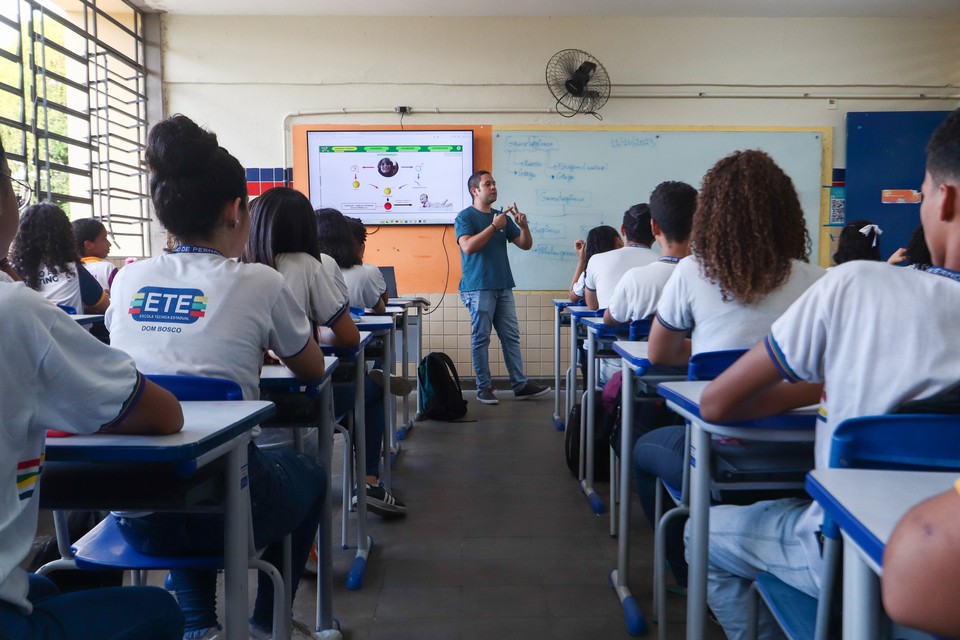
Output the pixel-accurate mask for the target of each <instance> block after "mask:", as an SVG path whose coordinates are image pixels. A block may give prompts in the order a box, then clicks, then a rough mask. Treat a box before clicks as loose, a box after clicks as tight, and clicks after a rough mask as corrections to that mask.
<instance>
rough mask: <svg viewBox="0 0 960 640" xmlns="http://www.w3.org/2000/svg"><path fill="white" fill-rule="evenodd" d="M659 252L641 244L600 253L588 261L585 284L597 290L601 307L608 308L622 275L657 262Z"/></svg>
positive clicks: (592, 289) (588, 287)
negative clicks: (635, 268)
mask: <svg viewBox="0 0 960 640" xmlns="http://www.w3.org/2000/svg"><path fill="white" fill-rule="evenodd" d="M659 257H660V256H659V255H657V252H656V251H654V250H653V249H648V248H647V247H644V246H641V245H627V246H625V247H620V248H619V249H614V250H613V251H606V252H604V253H598V254H596V255H594V256H592V257H591V258H590V262H588V263H587V270H586V274H587V275H586V278H585V279H584V285H585V286H586V288H587V289H590V290H591V291H596V293H597V302H598V303H599V305H600V308H601V309H606V308H607V303H608V302H609V301H610V296H611V295H613V290H614V289H615V288H616V287H617V283H618V282H620V277H621V276H623V274H625V273H626V272H627V271H629V270H630V269H632V268H634V267H642V266H645V265H648V264H650V263H651V262H656V261H657V258H659Z"/></svg>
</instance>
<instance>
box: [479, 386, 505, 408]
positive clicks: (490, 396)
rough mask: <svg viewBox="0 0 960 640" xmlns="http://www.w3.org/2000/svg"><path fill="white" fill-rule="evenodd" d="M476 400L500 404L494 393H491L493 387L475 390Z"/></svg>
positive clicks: (481, 402) (482, 402)
mask: <svg viewBox="0 0 960 640" xmlns="http://www.w3.org/2000/svg"><path fill="white" fill-rule="evenodd" d="M477 402H479V403H480V404H500V401H499V400H498V399H497V396H496V394H494V393H493V389H490V388H489V387H488V388H486V389H479V390H478V391H477Z"/></svg>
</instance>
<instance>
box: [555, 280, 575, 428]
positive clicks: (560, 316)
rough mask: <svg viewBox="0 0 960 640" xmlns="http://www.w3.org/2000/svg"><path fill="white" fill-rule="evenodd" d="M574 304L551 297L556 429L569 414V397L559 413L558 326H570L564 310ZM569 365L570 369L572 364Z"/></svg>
mask: <svg viewBox="0 0 960 640" xmlns="http://www.w3.org/2000/svg"><path fill="white" fill-rule="evenodd" d="M575 304H576V303H575V302H570V301H569V300H567V299H566V298H554V299H553V389H554V394H553V424H554V425H555V426H556V427H557V431H563V429H564V426H565V425H564V423H565V422H566V420H567V416H569V415H570V401H569V398H568V399H567V401H566V402H565V403H564V404H565V406H564V408H563V413H562V414H561V413H560V350H561V349H562V347H561V346H560V327H562V326H563V325H566V326H568V327H569V326H570V316H569V314H566V313H564V312H565V311H566V309H567V307H570V306H573V305H575ZM570 366H571V371H572V370H573V365H572V364H571V365H570ZM568 386H569V383H568Z"/></svg>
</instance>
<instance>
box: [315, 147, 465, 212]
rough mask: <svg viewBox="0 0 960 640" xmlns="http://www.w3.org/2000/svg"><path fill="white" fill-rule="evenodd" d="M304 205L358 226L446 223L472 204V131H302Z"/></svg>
mask: <svg viewBox="0 0 960 640" xmlns="http://www.w3.org/2000/svg"><path fill="white" fill-rule="evenodd" d="M307 170H308V171H309V174H310V202H312V203H313V206H314V207H316V208H318V209H320V208H323V207H331V208H334V209H338V210H340V211H341V212H342V213H343V214H344V215H347V216H351V217H354V218H359V219H360V220H362V221H363V223H364V224H377V225H384V224H386V225H394V224H397V225H399V224H450V223H452V222H453V220H454V218H456V217H457V214H458V213H460V211H462V210H463V209H465V208H466V207H468V206H469V205H470V204H472V200H471V199H470V196H469V194H468V192H467V179H468V178H469V177H470V174H471V173H473V131H470V130H467V131H427V130H422V129H420V130H414V129H411V130H407V131H376V130H367V131H308V132H307Z"/></svg>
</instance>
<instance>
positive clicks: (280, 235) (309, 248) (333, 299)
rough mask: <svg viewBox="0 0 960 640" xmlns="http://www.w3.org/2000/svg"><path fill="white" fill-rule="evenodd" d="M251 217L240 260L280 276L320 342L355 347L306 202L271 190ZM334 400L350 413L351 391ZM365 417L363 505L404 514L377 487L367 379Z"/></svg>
mask: <svg viewBox="0 0 960 640" xmlns="http://www.w3.org/2000/svg"><path fill="white" fill-rule="evenodd" d="M250 214H251V225H252V226H251V229H252V230H251V233H250V238H249V240H248V242H247V248H246V250H245V252H244V258H245V259H246V260H247V261H250V262H260V263H262V264H265V265H267V266H270V267H273V268H275V269H276V270H277V271H279V272H280V273H281V274H283V279H284V282H285V283H286V284H287V286H288V287H290V290H291V292H292V293H293V296H294V298H296V299H297V301H298V302H299V303H300V306H302V307H303V308H304V309H305V310H306V312H307V317H308V318H310V321H311V322H312V323H313V325H314V326H317V327H319V328H320V339H321V341H322V342H323V343H325V344H330V345H333V346H336V347H344V348H352V347H356V346H357V345H359V344H360V332H359V331H358V330H357V325H356V324H354V322H353V320H352V319H351V318H350V314H349V313H348V312H347V300H346V298H345V297H343V295H342V294H341V293H340V290H339V289H338V288H337V287H336V284H335V281H334V279H333V278H331V277H330V275H329V274H328V272H327V270H326V269H325V268H324V266H323V264H322V263H321V262H320V261H321V260H324V261H328V262H333V259H332V258H331V257H330V256H327V255H322V254H320V251H319V245H318V243H317V223H316V222H315V219H314V211H313V207H312V206H311V204H310V201H309V200H308V199H307V197H306V196H305V195H303V194H302V193H300V192H299V191H297V190H296V189H290V188H288V187H275V188H273V189H269V190H268V191H265V192H264V193H263V195H261V196H260V197H259V198H257V199H256V200H254V201H253V204H252V205H251V207H250ZM321 256H322V257H321ZM333 266H334V268H336V265H333ZM333 400H334V408H335V410H336V412H337V413H338V414H342V413H346V412H347V411H351V410H352V409H353V402H354V392H353V387H352V386H350V385H340V384H337V385H334V390H333ZM364 413H365V414H366V425H364V426H365V430H364V435H365V436H366V445H367V446H366V476H367V477H366V487H367V506H368V508H369V509H370V511H371V512H372V513H376V514H377V515H380V516H387V517H389V516H398V515H403V514H404V513H406V505H404V503H403V501H401V500H400V499H398V498H397V497H396V496H394V495H392V494H390V493H389V492H388V491H387V490H386V489H384V487H383V485H382V484H381V483H380V460H381V458H382V452H383V432H384V428H385V424H386V420H385V413H384V406H383V391H382V389H381V388H380V387H379V386H377V385H376V384H374V383H373V381H372V380H371V379H370V376H365V387H364Z"/></svg>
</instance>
